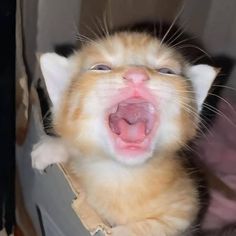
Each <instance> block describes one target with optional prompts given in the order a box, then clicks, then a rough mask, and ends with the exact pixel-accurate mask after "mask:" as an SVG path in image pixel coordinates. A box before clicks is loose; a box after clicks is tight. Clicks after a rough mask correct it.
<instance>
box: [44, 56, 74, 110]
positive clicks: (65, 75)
mask: <svg viewBox="0 0 236 236" xmlns="http://www.w3.org/2000/svg"><path fill="white" fill-rule="evenodd" d="M40 66H41V71H42V74H43V76H44V80H45V83H46V87H47V90H48V94H49V97H50V99H51V101H52V103H53V106H56V105H57V104H58V101H59V98H60V97H61V95H62V93H63V91H64V89H65V88H66V86H67V85H68V84H69V81H70V78H71V76H72V68H71V65H70V60H69V59H68V58H66V57H62V56H59V55H58V54H56V53H45V54H43V55H42V56H41V57H40Z"/></svg>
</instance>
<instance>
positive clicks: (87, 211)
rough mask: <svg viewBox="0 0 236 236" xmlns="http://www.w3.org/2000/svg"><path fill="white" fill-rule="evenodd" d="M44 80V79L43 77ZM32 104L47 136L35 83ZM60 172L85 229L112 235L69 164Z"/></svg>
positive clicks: (31, 96) (36, 119)
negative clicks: (71, 193) (72, 195)
mask: <svg viewBox="0 0 236 236" xmlns="http://www.w3.org/2000/svg"><path fill="white" fill-rule="evenodd" d="M41 78H42V77H41ZM30 104H31V114H30V117H31V118H33V119H35V122H36V123H38V124H39V125H38V127H37V129H36V130H37V132H38V135H39V136H41V135H42V134H45V131H44V128H43V122H42V120H43V118H42V115H41V114H42V113H41V107H40V102H39V97H38V93H37V91H36V88H35V86H34V83H33V84H32V86H31V89H30ZM57 166H58V168H59V169H60V171H61V172H62V173H63V175H64V176H65V178H66V180H67V182H68V184H69V186H70V188H71V191H72V192H73V193H74V194H75V199H74V200H73V202H72V203H71V207H72V209H73V210H74V212H75V213H76V215H77V216H78V218H79V219H80V220H81V222H82V224H83V225H84V227H85V228H86V229H87V230H88V231H89V232H90V234H91V235H95V234H97V233H102V234H103V235H104V236H108V235H111V228H110V227H109V226H108V225H106V224H105V223H104V222H103V220H102V219H101V217H100V216H99V215H98V214H97V213H96V211H95V210H94V209H93V208H92V207H91V206H90V205H89V204H88V202H87V201H86V197H85V193H84V192H83V190H82V189H81V186H80V184H79V180H78V178H77V177H76V175H75V174H74V173H73V171H72V170H71V169H70V167H69V165H68V164H57Z"/></svg>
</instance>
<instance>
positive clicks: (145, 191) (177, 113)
mask: <svg viewBox="0 0 236 236" xmlns="http://www.w3.org/2000/svg"><path fill="white" fill-rule="evenodd" d="M98 64H103V65H106V66H107V67H106V68H105V69H102V70H100V69H94V66H96V65H98ZM41 68H42V72H43V75H44V77H45V81H46V85H47V88H48V92H49V95H50V98H51V100H52V102H53V126H54V129H55V131H56V133H57V134H58V135H59V136H60V138H59V140H60V141H59V142H60V145H61V150H59V149H57V156H60V157H57V158H56V159H57V160H58V161H66V160H67V159H70V162H71V166H72V167H73V169H74V171H75V172H76V174H77V176H78V177H79V179H80V181H81V185H82V187H83V188H84V190H85V192H86V196H87V200H88V202H89V203H90V204H91V206H92V207H93V208H94V209H95V210H96V211H97V212H98V213H99V214H100V215H101V216H102V218H103V219H104V220H105V221H106V222H108V223H109V224H110V225H111V226H112V227H113V228H112V235H114V236H118V235H119V236H121V235H122V236H146V235H150V236H151V235H153V236H157V235H158V236H180V235H181V236H182V235H184V233H185V232H186V231H187V230H188V229H189V228H190V226H191V225H192V224H193V222H194V220H195V219H196V216H197V214H198V211H199V208H200V206H199V199H198V198H199V195H198V192H197V189H196V186H195V183H194V181H193V180H192V178H191V177H190V175H189V173H188V171H187V170H186V168H184V166H183V164H182V161H181V159H180V157H179V156H178V154H177V152H178V151H179V150H180V149H181V148H182V147H183V146H185V145H186V143H187V142H188V141H189V140H190V139H192V138H193V137H194V136H195V134H196V130H197V128H198V123H199V115H198V112H199V111H200V110H201V105H202V102H203V100H204V99H205V97H206V95H207V91H208V89H209V87H210V85H211V83H212V81H213V80H214V78H215V76H216V74H217V72H216V71H215V70H214V69H213V68H211V67H210V66H206V65H198V66H190V65H189V64H188V63H187V62H186V61H185V60H184V58H183V57H182V56H181V55H180V54H179V53H177V52H176V51H175V50H174V49H173V48H169V47H168V46H166V45H164V44H161V42H160V41H159V40H157V39H156V38H153V37H151V36H149V35H147V34H143V33H127V32H122V33H117V34H114V35H112V36H109V37H107V38H104V39H101V40H97V41H95V42H91V43H88V44H87V45H85V46H83V47H82V49H81V50H79V51H77V52H75V53H74V55H73V56H72V57H70V58H69V59H66V58H62V57H60V56H58V55H56V54H45V55H43V56H42V58H41ZM107 68H109V69H107ZM140 68H141V69H140ZM161 68H168V69H171V73H168V72H165V70H164V72H163V70H160V69H161ZM131 69H133V70H135V71H140V70H141V71H142V72H141V73H142V74H145V76H147V77H148V80H147V81H144V82H143V83H141V84H140V85H136V84H135V85H134V84H133V83H131V85H130V84H129V83H127V81H126V79H124V77H125V73H127V71H129V70H131ZM172 72H173V73H172ZM138 73H139V72H138ZM138 76H139V75H138ZM144 93H145V96H146V97H148V99H149V97H150V100H151V101H152V102H153V104H155V115H156V117H157V121H156V123H157V125H156V126H155V127H154V128H153V130H152V136H151V138H150V139H151V140H150V144H149V145H148V148H147V150H145V151H143V152H137V153H135V154H133V152H132V150H131V152H127V153H128V154H127V153H125V154H124V153H120V152H119V151H117V149H116V147H115V144H114V143H115V141H114V140H113V139H112V137H111V136H110V133H109V132H110V131H109V127H108V126H109V125H108V123H109V121H108V118H107V113H108V111H109V109H111V107H113V106H115V104H118V103H119V102H121V101H122V100H125V99H128V98H130V97H133V96H136V95H137V94H138V95H137V96H142V94H144ZM134 94H136V95H134ZM51 139H52V140H53V139H54V138H51ZM52 140H51V141H52ZM51 141H50V142H51ZM56 142H58V139H56ZM48 145H49V143H48V141H46V142H41V145H40V148H41V149H40V151H38V148H39V147H38V146H37V147H36V148H35V149H34V151H33V153H32V156H33V163H34V166H35V167H41V168H45V166H46V165H48V164H51V163H54V162H55V158H52V157H53V156H54V155H52V154H51V156H50V155H48V156H47V158H48V159H47V161H46V162H45V159H46V158H45V157H44V158H42V156H43V154H42V152H41V150H43V149H44V147H46V150H48ZM55 150H56V148H55V147H54V148H53V149H52V150H51V151H52V152H54V151H55ZM65 150H66V151H65ZM58 152H61V155H60V153H58ZM40 153H41V154H40ZM41 162H42V163H43V164H42V163H41Z"/></svg>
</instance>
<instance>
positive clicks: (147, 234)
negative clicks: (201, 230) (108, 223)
mask: <svg viewBox="0 0 236 236" xmlns="http://www.w3.org/2000/svg"><path fill="white" fill-rule="evenodd" d="M181 221H182V220H177V219H176V223H175V224H174V222H173V221H172V222H163V221H161V220H160V221H158V220H155V219H153V220H152V219H150V220H149V219H148V220H145V221H140V222H136V223H131V224H127V225H120V226H117V227H114V228H112V234H111V235H112V236H184V233H183V231H185V229H186V228H187V226H188V225H189V222H187V221H186V223H185V222H181Z"/></svg>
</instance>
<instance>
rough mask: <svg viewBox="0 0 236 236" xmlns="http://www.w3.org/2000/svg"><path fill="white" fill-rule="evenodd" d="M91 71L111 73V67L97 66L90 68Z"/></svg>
mask: <svg viewBox="0 0 236 236" xmlns="http://www.w3.org/2000/svg"><path fill="white" fill-rule="evenodd" d="M90 70H99V71H110V70H111V67H110V66H108V65H105V64H97V65H94V66H92V67H91V68H90Z"/></svg>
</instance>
